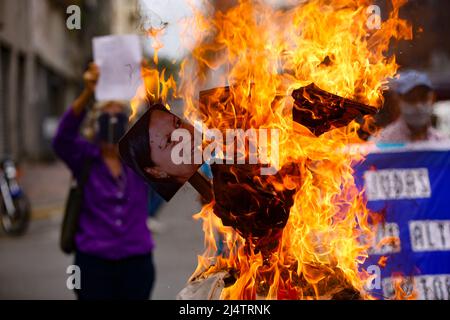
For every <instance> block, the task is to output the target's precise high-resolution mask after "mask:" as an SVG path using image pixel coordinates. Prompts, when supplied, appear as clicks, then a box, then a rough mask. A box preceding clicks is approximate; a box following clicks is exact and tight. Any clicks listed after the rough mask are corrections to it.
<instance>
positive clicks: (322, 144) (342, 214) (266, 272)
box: [136, 0, 412, 299]
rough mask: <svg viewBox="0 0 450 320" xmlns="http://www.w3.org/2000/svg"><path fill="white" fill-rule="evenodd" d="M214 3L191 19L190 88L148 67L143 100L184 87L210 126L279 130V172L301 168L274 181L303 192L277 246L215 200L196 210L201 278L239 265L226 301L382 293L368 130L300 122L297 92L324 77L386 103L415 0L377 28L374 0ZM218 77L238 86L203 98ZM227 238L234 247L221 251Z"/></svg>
mask: <svg viewBox="0 0 450 320" xmlns="http://www.w3.org/2000/svg"><path fill="white" fill-rule="evenodd" d="M208 3H209V2H205V3H203V6H202V9H199V8H196V7H194V6H193V11H194V17H193V19H189V20H187V21H185V25H186V26H187V27H188V30H187V31H186V33H185V34H184V35H183V37H184V38H183V39H182V40H186V39H187V38H190V39H191V42H194V43H195V46H194V47H193V48H191V53H190V55H189V56H188V57H187V58H186V59H185V60H184V62H183V63H182V70H181V73H180V79H181V82H180V85H181V86H179V87H178V90H176V89H177V85H176V83H175V81H173V78H170V79H169V80H165V76H164V73H162V74H160V73H159V72H158V71H155V70H154V69H149V68H144V71H143V75H144V79H145V81H144V82H145V85H144V86H143V87H142V88H141V90H140V92H139V94H138V95H137V98H136V99H137V100H140V99H143V98H144V97H145V96H151V97H152V99H155V100H158V99H162V100H165V99H166V98H167V94H168V91H169V90H170V89H174V90H175V91H176V92H177V94H178V95H179V97H180V98H182V99H183V101H184V104H185V116H186V118H187V119H189V120H190V121H191V122H194V121H199V120H200V121H202V123H203V125H204V126H205V127H207V128H208V129H219V130H222V131H223V130H226V129H235V128H239V129H244V130H247V129H250V128H255V129H276V130H278V131H279V134H280V137H279V146H277V147H278V150H279V154H278V156H279V168H278V169H281V168H285V167H287V166H295V168H296V169H297V170H296V171H295V172H296V174H293V173H292V172H291V171H280V172H282V174H281V176H282V179H281V180H280V179H267V180H266V182H265V183H267V184H270V185H271V187H272V188H273V189H274V190H277V191H280V192H281V191H284V190H286V191H290V192H292V193H293V206H292V207H291V208H290V212H289V219H288V220H287V224H286V226H285V227H284V229H283V230H282V233H281V234H280V235H277V236H276V237H275V238H276V239H277V242H274V243H270V244H269V245H273V246H274V247H273V248H270V250H267V252H264V250H259V249H258V248H257V246H256V245H255V243H252V241H251V240H250V239H249V238H247V239H245V238H244V237H243V236H242V234H239V233H238V232H237V231H236V230H234V229H233V228H231V227H227V226H224V224H223V222H222V220H221V219H219V218H218V217H217V216H216V215H215V213H214V203H211V204H208V205H206V206H205V207H204V208H203V209H202V211H201V212H200V213H199V214H197V215H196V216H195V218H196V219H199V220H202V221H203V230H204V232H205V245H206V250H205V252H204V254H203V255H202V256H199V258H198V267H197V270H196V271H195V273H194V275H193V277H206V276H208V275H209V274H213V273H216V272H219V271H223V270H227V271H229V272H230V273H231V274H232V275H234V277H235V280H236V281H235V282H234V283H233V284H231V285H229V286H227V287H226V288H225V289H224V291H223V292H222V297H221V298H223V299H257V298H258V299H259V298H263V299H327V298H328V299H330V298H367V299H371V298H372V297H371V296H370V295H369V294H368V293H367V292H365V290H364V285H365V283H366V281H368V280H370V278H371V277H370V275H368V273H367V272H366V271H365V270H363V269H362V267H361V265H362V264H363V263H364V261H365V259H366V258H367V256H368V249H369V246H370V244H371V243H372V240H373V237H374V235H373V233H374V231H373V228H372V227H371V225H370V223H369V215H370V212H369V211H368V209H367V208H366V203H365V200H364V198H363V196H362V193H361V192H360V191H358V189H357V188H356V185H355V181H354V178H353V169H352V166H353V165H354V164H355V163H356V162H358V161H362V160H363V158H364V155H363V154H361V153H357V152H355V153H348V152H344V150H345V149H346V146H348V145H349V144H352V143H358V142H360V139H359V138H358V135H357V130H358V129H359V125H358V124H357V123H356V122H352V123H351V124H350V125H349V126H347V127H346V128H339V129H334V130H331V131H329V132H327V133H325V134H323V135H321V136H319V137H317V136H315V135H313V134H312V133H311V132H310V131H309V130H308V129H307V128H306V127H303V126H301V125H300V124H298V123H295V122H294V121H293V118H292V108H293V101H292V98H291V94H292V92H293V91H294V90H296V89H299V88H301V87H305V86H307V85H310V84H312V83H314V84H315V85H316V86H318V87H319V88H321V89H323V90H326V91H328V92H330V93H333V94H336V95H339V96H341V97H344V98H349V99H352V100H355V101H358V102H360V103H364V104H367V105H371V106H374V107H377V108H380V107H381V105H382V102H383V101H382V90H383V88H384V86H385V85H386V83H387V79H389V78H391V77H393V76H395V74H396V72H397V69H398V65H397V63H396V60H395V57H393V56H390V57H389V56H388V54H387V53H388V48H389V44H390V41H391V40H392V39H410V38H411V37H412V33H411V32H412V31H411V27H410V26H409V24H408V23H407V22H406V21H404V20H402V19H400V18H399V17H398V13H399V8H400V7H401V6H402V5H403V4H404V3H405V1H403V0H394V1H393V2H392V11H391V12H390V14H389V18H388V19H387V20H386V21H384V22H382V23H381V25H380V28H379V29H375V30H370V29H369V28H368V26H367V21H368V13H367V8H368V7H369V6H370V5H371V3H370V1H366V0H311V1H302V2H300V3H298V4H296V5H290V6H289V7H286V8H282V9H276V8H274V7H272V6H270V5H268V4H265V3H264V2H263V1H256V0H254V1H251V0H240V1H238V3H237V4H236V5H234V6H232V7H230V8H229V9H228V10H225V11H218V10H215V8H214V7H212V6H211V5H209V4H208ZM152 36H155V35H154V34H152ZM156 48H157V49H158V48H159V43H158V42H156ZM156 51H157V50H156ZM155 63H157V59H156V58H155ZM212 78H214V79H216V80H218V82H219V86H223V87H225V86H229V89H227V90H228V92H227V96H226V97H225V98H224V95H225V89H217V90H215V91H213V92H212V94H210V95H208V96H207V98H206V100H205V99H204V100H203V101H201V102H199V92H200V91H201V90H202V89H205V88H207V87H208V86H210V80H211V79H212ZM269 143H270V142H269ZM268 149H270V147H268ZM272 156H273V155H270V156H269V158H270V157H272ZM218 235H220V236H221V239H222V240H221V241H222V242H223V243H222V244H223V249H222V250H221V253H220V254H219V255H218V256H217V252H218V248H219V243H217V236H218ZM363 239H364V241H362V240H363Z"/></svg>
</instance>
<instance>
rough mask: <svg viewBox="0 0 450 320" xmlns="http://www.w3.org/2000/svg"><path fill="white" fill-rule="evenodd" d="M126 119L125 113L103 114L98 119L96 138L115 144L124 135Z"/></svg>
mask: <svg viewBox="0 0 450 320" xmlns="http://www.w3.org/2000/svg"><path fill="white" fill-rule="evenodd" d="M127 125H128V117H127V115H126V114H125V113H117V114H109V113H103V114H101V115H100V117H99V118H98V128H99V130H98V137H99V139H100V140H101V141H103V142H106V143H109V144H117V143H119V140H120V139H121V138H122V136H123V135H124V134H125V131H126V128H127Z"/></svg>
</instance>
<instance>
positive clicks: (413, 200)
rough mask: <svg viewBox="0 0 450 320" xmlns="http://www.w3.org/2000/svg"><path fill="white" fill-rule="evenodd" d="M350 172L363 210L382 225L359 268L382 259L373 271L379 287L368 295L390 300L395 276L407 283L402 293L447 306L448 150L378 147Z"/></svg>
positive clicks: (449, 236) (449, 241) (449, 275)
mask: <svg viewBox="0 0 450 320" xmlns="http://www.w3.org/2000/svg"><path fill="white" fill-rule="evenodd" d="M391 147H392V146H391ZM355 170H356V173H355V178H356V181H357V184H358V186H359V187H360V188H364V190H365V195H366V197H367V200H368V207H369V209H371V210H372V211H375V212H379V213H380V214H382V215H384V221H385V222H384V223H383V224H381V225H380V226H379V228H378V232H377V237H376V241H375V242H376V243H378V244H379V245H378V246H374V248H373V249H372V251H371V256H370V258H369V259H368V261H367V263H366V265H365V266H366V267H368V266H376V265H377V264H378V261H379V260H380V258H381V257H382V256H385V257H387V262H386V267H384V268H378V269H379V272H381V281H380V282H379V283H378V285H377V283H376V282H375V283H374V288H373V291H372V292H373V294H374V295H375V296H376V297H379V298H390V297H392V295H393V288H392V279H393V276H394V275H395V274H398V273H400V274H402V275H403V276H404V277H411V279H410V280H411V282H410V283H409V285H408V284H406V285H405V287H408V286H409V288H405V290H410V289H411V288H412V287H414V288H415V292H416V293H417V299H425V300H436V299H445V300H449V299H450V148H447V147H444V146H443V144H439V145H435V144H433V143H429V144H421V145H420V146H419V147H418V146H417V145H416V146H414V145H408V146H395V148H388V146H379V147H378V148H377V149H376V150H375V152H373V153H370V154H369V155H368V156H367V159H366V160H365V161H364V162H363V163H361V164H359V165H357V166H356V168H355ZM369 270H370V271H374V272H375V271H376V270H377V268H376V267H375V268H373V269H370V268H369Z"/></svg>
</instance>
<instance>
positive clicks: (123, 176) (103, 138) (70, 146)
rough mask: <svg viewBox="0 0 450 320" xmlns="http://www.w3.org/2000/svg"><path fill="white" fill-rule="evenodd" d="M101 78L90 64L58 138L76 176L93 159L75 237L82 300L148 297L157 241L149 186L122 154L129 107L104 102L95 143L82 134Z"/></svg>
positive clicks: (58, 149)
mask: <svg viewBox="0 0 450 320" xmlns="http://www.w3.org/2000/svg"><path fill="white" fill-rule="evenodd" d="M98 78H99V70H98V67H97V66H96V65H94V64H91V65H90V66H89V69H88V70H87V71H86V73H85V74H84V83H85V88H84V91H83V92H82V94H81V95H80V96H79V97H78V98H77V99H76V100H75V102H74V103H73V104H72V107H71V108H70V109H69V110H68V111H67V112H66V113H65V114H64V116H63V118H62V120H61V123H60V125H59V128H58V131H57V134H56V137H55V139H54V141H53V147H54V150H55V152H56V154H57V155H58V156H59V157H60V158H61V159H62V160H63V161H64V162H65V163H66V164H67V166H68V167H69V168H70V170H71V172H72V173H73V175H74V177H75V178H77V179H80V176H81V174H82V171H83V167H84V166H85V164H86V162H87V161H89V162H90V163H91V167H90V171H89V172H90V174H89V178H88V180H87V182H86V185H85V187H84V202H83V205H82V211H81V213H80V221H79V227H78V231H77V234H76V239H75V243H76V247H77V250H76V255H75V265H77V266H78V267H79V268H80V270H81V289H80V290H77V291H76V294H77V297H78V299H80V300H111V299H127V300H128V299H130V300H146V299H149V297H150V293H151V290H152V287H153V282H154V265H153V256H152V250H153V247H154V242H153V239H152V236H151V234H150V231H149V229H148V227H147V224H146V220H147V216H148V194H149V187H148V185H147V184H146V183H145V182H144V181H143V180H142V179H141V178H140V177H139V176H137V175H136V174H135V173H134V172H133V170H132V169H130V168H129V167H128V166H126V165H124V164H123V162H122V161H121V159H120V156H119V151H118V141H119V139H120V137H121V136H122V135H123V134H124V133H125V130H126V126H127V124H128V117H127V114H126V112H125V111H126V108H125V106H124V105H123V104H121V103H118V102H109V103H107V104H106V105H105V106H104V107H103V109H102V112H101V115H100V117H99V118H98V133H97V139H96V143H91V142H89V141H87V140H85V139H84V138H83V137H81V135H80V133H79V131H80V126H81V124H82V122H83V120H84V118H85V115H86V113H87V110H86V109H87V105H88V104H89V101H90V100H91V98H92V96H93V94H94V91H95V87H96V84H97V81H98Z"/></svg>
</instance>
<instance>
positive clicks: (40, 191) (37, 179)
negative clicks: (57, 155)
mask: <svg viewBox="0 0 450 320" xmlns="http://www.w3.org/2000/svg"><path fill="white" fill-rule="evenodd" d="M21 169H22V174H23V177H22V178H21V184H22V186H23V188H24V190H25V193H26V194H27V196H28V197H29V199H30V202H31V207H32V218H33V219H37V220H41V219H46V218H50V217H52V216H55V215H60V214H61V213H62V212H64V205H65V202H66V198H67V195H68V192H69V187H70V181H71V174H70V171H69V170H68V169H67V167H66V166H65V165H64V164H63V163H61V162H53V163H24V164H23V165H22V166H21Z"/></svg>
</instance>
